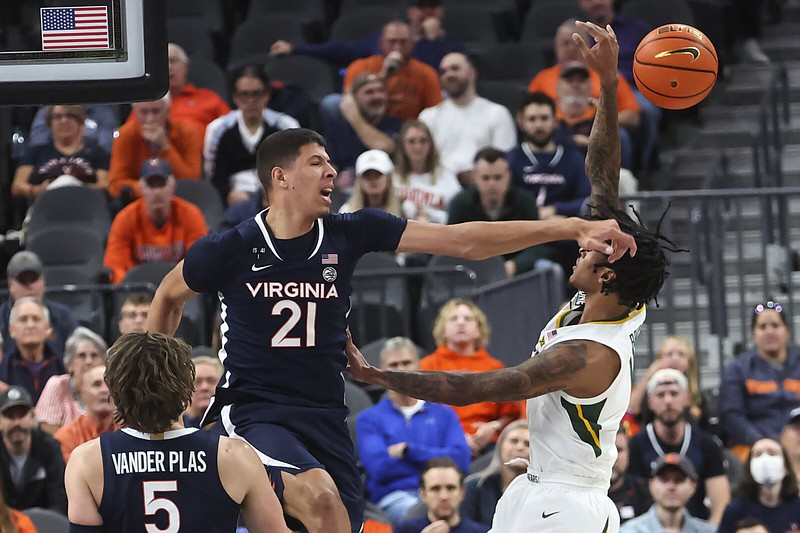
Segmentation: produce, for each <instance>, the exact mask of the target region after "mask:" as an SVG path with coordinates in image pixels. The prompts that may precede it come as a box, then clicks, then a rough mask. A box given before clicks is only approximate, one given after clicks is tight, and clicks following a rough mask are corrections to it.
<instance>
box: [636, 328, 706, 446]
mask: <svg viewBox="0 0 800 533" xmlns="http://www.w3.org/2000/svg"><path fill="white" fill-rule="evenodd" d="M662 368H674V369H676V370H679V371H680V372H682V373H683V374H684V375H685V376H686V379H687V381H688V382H689V401H690V405H689V421H690V422H692V423H695V424H697V425H698V426H699V427H700V428H701V429H704V430H706V429H708V427H709V423H708V407H707V406H706V402H705V398H704V397H703V394H702V391H701V390H700V381H699V378H698V371H697V356H696V355H695V353H694V348H692V345H691V344H690V343H689V341H688V340H686V339H685V338H684V337H681V336H679V335H670V336H669V337H666V338H665V339H664V340H663V341H661V345H660V346H659V348H658V352H657V353H656V358H655V359H654V360H653V362H652V363H651V364H650V366H649V367H648V368H647V372H646V373H645V375H644V376H643V377H642V379H640V380H639V382H638V383H636V386H635V387H634V388H633V391H632V392H631V401H630V405H629V406H628V414H629V415H631V416H632V418H633V421H630V420H629V422H630V426H631V428H636V427H638V425H644V424H646V423H647V422H649V421H650V418H651V414H650V410H649V409H648V407H647V383H648V382H649V381H650V378H651V377H653V374H655V373H656V372H657V371H659V370H661V369H662ZM628 433H629V434H632V433H636V431H629V432H628Z"/></svg>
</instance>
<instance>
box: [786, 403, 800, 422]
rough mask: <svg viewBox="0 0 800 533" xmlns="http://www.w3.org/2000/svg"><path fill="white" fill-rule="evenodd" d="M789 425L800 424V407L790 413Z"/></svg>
mask: <svg viewBox="0 0 800 533" xmlns="http://www.w3.org/2000/svg"><path fill="white" fill-rule="evenodd" d="M786 423H787V424H800V407H795V408H794V409H792V410H791V411H789V419H788V420H787V421H786Z"/></svg>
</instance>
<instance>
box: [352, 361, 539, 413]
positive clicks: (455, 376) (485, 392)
mask: <svg viewBox="0 0 800 533" xmlns="http://www.w3.org/2000/svg"><path fill="white" fill-rule="evenodd" d="M367 381H369V382H370V383H375V384H377V385H380V386H382V387H386V388H388V389H392V390H395V391H397V392H399V393H401V394H405V395H407V396H411V397H412V398H417V399H420V400H426V401H429V402H436V403H444V404H448V405H467V404H471V403H480V402H489V401H493V402H509V401H518V400H522V399H525V398H528V397H529V396H528V393H527V392H526V391H527V390H528V387H529V385H530V380H529V379H528V378H527V377H526V376H525V375H524V374H523V373H522V372H517V371H516V370H515V369H513V368H504V369H501V370H493V371H489V372H444V371H433V370H431V371H422V372H393V371H383V370H375V372H374V373H372V374H371V375H370V376H369V377H368V378H367Z"/></svg>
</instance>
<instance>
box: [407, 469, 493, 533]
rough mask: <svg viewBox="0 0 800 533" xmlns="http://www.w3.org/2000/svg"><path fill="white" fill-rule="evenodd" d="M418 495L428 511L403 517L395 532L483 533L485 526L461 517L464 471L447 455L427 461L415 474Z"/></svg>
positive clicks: (485, 529)
mask: <svg viewBox="0 0 800 533" xmlns="http://www.w3.org/2000/svg"><path fill="white" fill-rule="evenodd" d="M419 495H420V498H421V499H422V501H423V502H425V506H426V507H427V509H428V512H427V514H426V516H425V517H423V518H413V519H410V520H406V521H405V522H403V523H402V524H400V525H399V526H398V527H396V528H395V533H423V532H424V533H433V532H436V531H442V532H449V533H486V532H487V531H489V527H488V526H485V525H483V524H479V523H477V522H473V521H472V520H470V519H469V518H466V517H462V516H461V512H460V511H459V506H460V505H461V502H462V501H463V500H464V471H463V470H461V468H460V467H459V466H458V465H457V464H456V463H455V462H454V461H453V460H452V459H450V458H449V457H438V458H436V459H431V460H430V461H428V462H427V463H426V464H425V466H424V467H423V469H422V473H421V474H420V476H419Z"/></svg>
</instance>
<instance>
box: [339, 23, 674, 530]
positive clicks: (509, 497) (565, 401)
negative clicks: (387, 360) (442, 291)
mask: <svg viewBox="0 0 800 533" xmlns="http://www.w3.org/2000/svg"><path fill="white" fill-rule="evenodd" d="M579 24H580V25H581V26H582V27H584V28H586V30H587V31H588V32H589V33H590V34H591V35H592V36H593V37H594V38H595V41H596V44H595V45H594V46H593V47H592V48H591V50H590V49H589V48H588V47H587V46H586V45H585V44H582V43H583V41H582V40H580V39H579V38H576V39H575V40H576V42H577V43H578V44H579V46H581V45H582V46H581V49H582V51H583V55H584V58H585V60H586V63H587V64H588V65H589V66H590V67H591V68H592V69H594V70H595V71H596V72H597V73H598V74H600V78H601V80H602V89H601V96H600V104H599V106H598V109H597V116H596V118H595V122H594V125H593V127H592V132H591V136H590V138H589V152H588V154H587V159H586V166H587V174H588V175H589V176H590V179H591V182H592V200H591V201H592V204H593V206H594V210H595V216H612V217H614V218H615V219H616V220H617V221H618V222H619V223H620V227H622V228H623V230H624V231H627V232H629V233H630V234H631V235H632V236H633V237H634V238H635V239H636V244H637V249H638V251H637V253H636V256H635V257H631V256H630V255H625V256H624V257H622V258H621V259H620V260H619V261H616V262H614V263H612V262H610V261H609V257H608V256H607V255H604V254H603V253H601V252H598V251H595V250H588V249H586V248H585V247H583V248H581V253H580V257H579V258H578V260H577V262H576V264H575V267H574V268H573V272H572V276H571V277H570V283H572V285H574V286H575V287H576V288H577V289H579V292H578V293H577V294H576V295H575V297H574V298H573V299H572V300H571V301H570V302H568V303H567V304H566V305H565V306H564V307H563V308H562V309H561V310H560V311H559V312H558V313H557V314H556V315H555V316H554V317H553V318H552V319H551V320H550V322H549V323H548V324H547V325H546V326H545V328H544V329H543V330H542V333H541V336H540V338H539V341H538V343H537V345H536V346H535V347H534V350H533V355H532V356H531V358H530V359H529V360H528V361H526V362H524V363H522V364H520V365H518V366H516V367H513V368H505V369H502V370H496V371H490V372H483V373H461V372H432V371H428V372H391V371H382V370H378V369H376V368H373V367H370V366H369V365H368V364H366V361H365V360H364V358H363V356H362V355H361V353H360V352H359V351H358V350H357V349H356V348H355V346H353V344H352V342H348V348H347V355H348V359H349V364H350V370H351V372H352V374H353V376H354V377H355V378H356V379H359V380H361V381H367V382H370V383H375V384H378V385H381V386H384V387H387V388H390V389H393V390H396V391H398V392H400V393H401V394H408V395H410V396H413V397H414V398H422V399H425V400H429V401H432V402H439V403H446V404H452V405H464V404H469V403H477V402H485V401H517V400H522V399H528V423H529V425H530V455H531V459H530V465H529V467H528V474H527V476H519V477H517V478H516V479H515V480H514V481H513V482H512V483H511V485H510V486H509V487H508V489H507V490H506V492H505V493H504V494H503V497H502V498H501V499H500V501H499V502H498V505H497V509H496V511H495V516H494V520H493V524H492V531H493V532H495V533H523V532H534V531H536V532H540V531H544V532H556V531H558V532H573V531H596V532H598V533H599V532H609V531H618V530H619V514H618V512H617V509H616V506H615V505H614V503H613V502H612V501H611V500H610V499H609V498H608V497H607V492H608V487H609V484H610V479H611V467H612V465H613V463H614V460H615V459H616V446H615V437H616V432H617V429H618V428H619V423H620V421H621V419H622V416H623V415H624V414H625V410H626V408H627V405H628V400H629V398H630V390H631V372H632V366H633V350H634V346H633V344H634V341H635V339H636V336H637V334H638V332H639V327H640V326H641V324H642V323H643V322H644V319H645V304H646V303H647V302H648V301H649V300H651V299H653V298H655V297H656V295H657V294H658V291H659V290H660V289H661V286H662V285H663V283H664V280H665V278H666V275H667V273H666V266H667V264H668V263H667V260H666V257H665V255H664V249H665V247H664V246H662V242H664V243H669V241H667V240H666V239H665V238H664V237H662V236H660V235H658V234H657V233H652V232H650V231H647V230H646V229H645V228H643V227H641V226H639V225H638V224H636V223H635V222H634V221H633V220H631V219H630V217H628V216H627V215H626V214H625V213H624V212H622V211H620V210H619V209H617V204H618V182H619V163H620V146H619V135H618V128H619V124H618V122H617V112H616V109H617V96H616V95H617V52H618V49H619V46H618V44H617V40H616V37H615V35H614V32H613V30H612V29H611V27H610V26H608V27H607V28H606V29H605V30H604V29H602V28H600V27H598V26H595V25H594V24H589V23H586V24H584V23H579ZM576 37H577V36H576ZM669 244H671V243H669ZM666 249H668V250H671V249H672V248H670V247H666Z"/></svg>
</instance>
